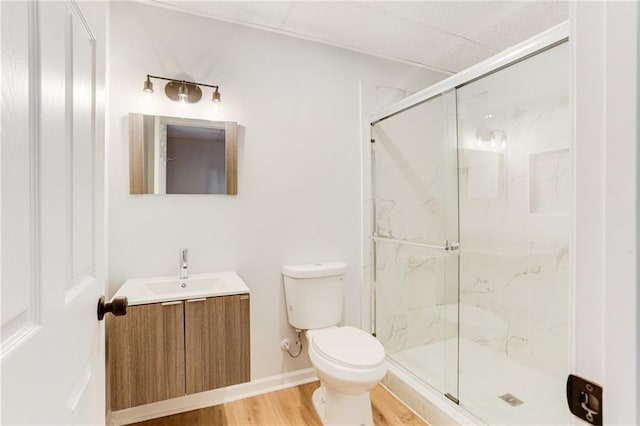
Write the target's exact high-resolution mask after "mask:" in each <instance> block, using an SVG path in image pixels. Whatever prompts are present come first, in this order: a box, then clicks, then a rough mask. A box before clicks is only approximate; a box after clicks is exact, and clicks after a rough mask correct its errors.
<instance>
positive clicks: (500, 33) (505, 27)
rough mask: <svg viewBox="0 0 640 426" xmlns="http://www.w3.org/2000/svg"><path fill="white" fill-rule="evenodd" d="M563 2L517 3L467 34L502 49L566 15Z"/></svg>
mask: <svg viewBox="0 0 640 426" xmlns="http://www.w3.org/2000/svg"><path fill="white" fill-rule="evenodd" d="M568 9H569V6H568V4H567V3H566V2H537V3H530V2H528V3H521V4H519V7H518V8H517V9H515V10H513V11H512V12H511V13H509V14H508V15H507V16H505V17H504V18H503V19H500V20H494V21H492V22H487V24H486V25H485V26H483V27H481V28H477V29H476V30H475V31H473V32H471V33H469V34H468V35H467V37H468V38H469V39H470V40H473V41H476V42H478V43H480V44H483V45H485V46H490V47H493V48H494V49H498V50H504V49H506V48H508V47H511V46H513V45H515V44H518V43H520V42H521V41H524V40H526V39H528V38H530V37H533V36H534V35H536V34H538V33H540V32H542V31H544V30H546V29H548V28H551V27H553V26H555V25H558V24H559V23H561V22H563V21H566V20H567V19H568V18H569V10H568Z"/></svg>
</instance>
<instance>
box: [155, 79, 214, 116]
mask: <svg viewBox="0 0 640 426" xmlns="http://www.w3.org/2000/svg"><path fill="white" fill-rule="evenodd" d="M152 78H154V79H157V80H165V81H168V83H167V84H166V86H164V93H165V95H167V97H168V98H169V99H171V100H174V101H178V102H179V103H180V109H183V108H184V107H186V105H187V103H196V102H198V101H200V99H202V89H201V88H200V86H202V87H211V88H212V89H213V95H212V98H211V100H212V101H213V102H216V103H218V102H220V90H219V87H218V86H215V85H211V84H204V83H197V82H194V81H186V80H177V79H175V78H167V77H160V76H158V75H151V74H147V80H146V81H145V82H144V86H143V89H142V90H143V91H144V92H146V93H153V83H152V82H151V79H152Z"/></svg>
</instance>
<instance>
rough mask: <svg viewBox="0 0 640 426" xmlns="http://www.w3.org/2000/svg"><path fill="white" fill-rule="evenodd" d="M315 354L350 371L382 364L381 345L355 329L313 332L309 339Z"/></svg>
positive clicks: (341, 328)
mask: <svg viewBox="0 0 640 426" xmlns="http://www.w3.org/2000/svg"><path fill="white" fill-rule="evenodd" d="M311 346H312V347H313V349H314V350H315V352H316V353H317V354H318V355H319V356H321V357H322V358H324V359H325V360H326V361H329V362H332V363H335V364H338V365H340V366H343V367H348V368H352V369H371V368H375V367H377V366H380V365H381V364H383V363H384V357H385V352H384V348H383V347H382V344H381V343H380V342H379V341H378V340H377V339H376V338H375V337H373V336H371V335H370V334H368V333H366V332H364V331H362V330H360V329H358V328H355V327H349V326H346V327H335V328H328V329H323V330H315V332H314V333H313V337H312V339H311Z"/></svg>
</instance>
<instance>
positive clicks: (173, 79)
mask: <svg viewBox="0 0 640 426" xmlns="http://www.w3.org/2000/svg"><path fill="white" fill-rule="evenodd" d="M150 78H155V79H158V80H165V81H172V82H174V83H184V84H187V85H194V86H204V87H211V88H213V89H219V88H220V87H219V86H217V85H212V84H205V83H197V82H195V81H188V80H180V79H177V78H167V77H161V76H159V75H151V74H147V79H150Z"/></svg>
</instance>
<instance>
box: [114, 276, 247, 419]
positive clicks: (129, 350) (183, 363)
mask: <svg viewBox="0 0 640 426" xmlns="http://www.w3.org/2000/svg"><path fill="white" fill-rule="evenodd" d="M233 274H235V273H233ZM202 275H204V274H202ZM236 277H237V275H236ZM189 280H190V279H187V280H182V281H185V282H186V283H188V284H191V283H190V282H189ZM238 280H240V279H239V277H238ZM176 281H180V280H178V279H176ZM240 282H241V280H240ZM125 284H126V283H125ZM134 284H136V283H134ZM138 284H140V283H138ZM243 285H244V283H243ZM124 287H125V286H124V285H123V288H122V289H121V290H119V291H118V293H117V295H126V291H125V290H126V289H125V288H124ZM130 287H131V286H130ZM218 287H220V286H218ZM232 291H235V292H236V294H226V293H229V292H232ZM183 293H185V294H188V293H186V292H183ZM209 293H211V292H209ZM224 293H225V294H222V295H215V292H214V295H209V296H206V297H191V298H186V299H184V300H164V299H167V298H170V297H171V294H168V295H164V296H161V297H160V298H162V299H163V300H161V301H155V302H152V303H139V302H144V301H146V300H147V299H148V298H147V299H145V298H144V297H142V298H136V295H135V291H132V294H133V295H134V297H133V300H130V302H129V303H130V306H129V308H128V310H127V314H126V315H125V316H122V317H114V316H109V317H108V318H107V336H108V340H107V371H108V373H107V374H108V376H109V377H108V378H109V400H110V408H111V410H113V411H115V410H122V409H125V408H131V407H135V406H138V405H143V404H149V403H152V402H156V401H162V400H165V399H170V398H175V397H179V396H183V395H187V394H193V393H197V392H203V391H207V390H211V389H216V388H221V387H224V386H230V385H235V384H238V383H243V382H248V381H249V380H250V335H249V301H250V299H249V289H248V288H247V287H246V286H244V289H243V288H241V287H240V288H236V289H233V290H229V289H228V288H227V289H226V290H225V291H224ZM178 297H180V295H178ZM151 300H153V297H152V298H151Z"/></svg>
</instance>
